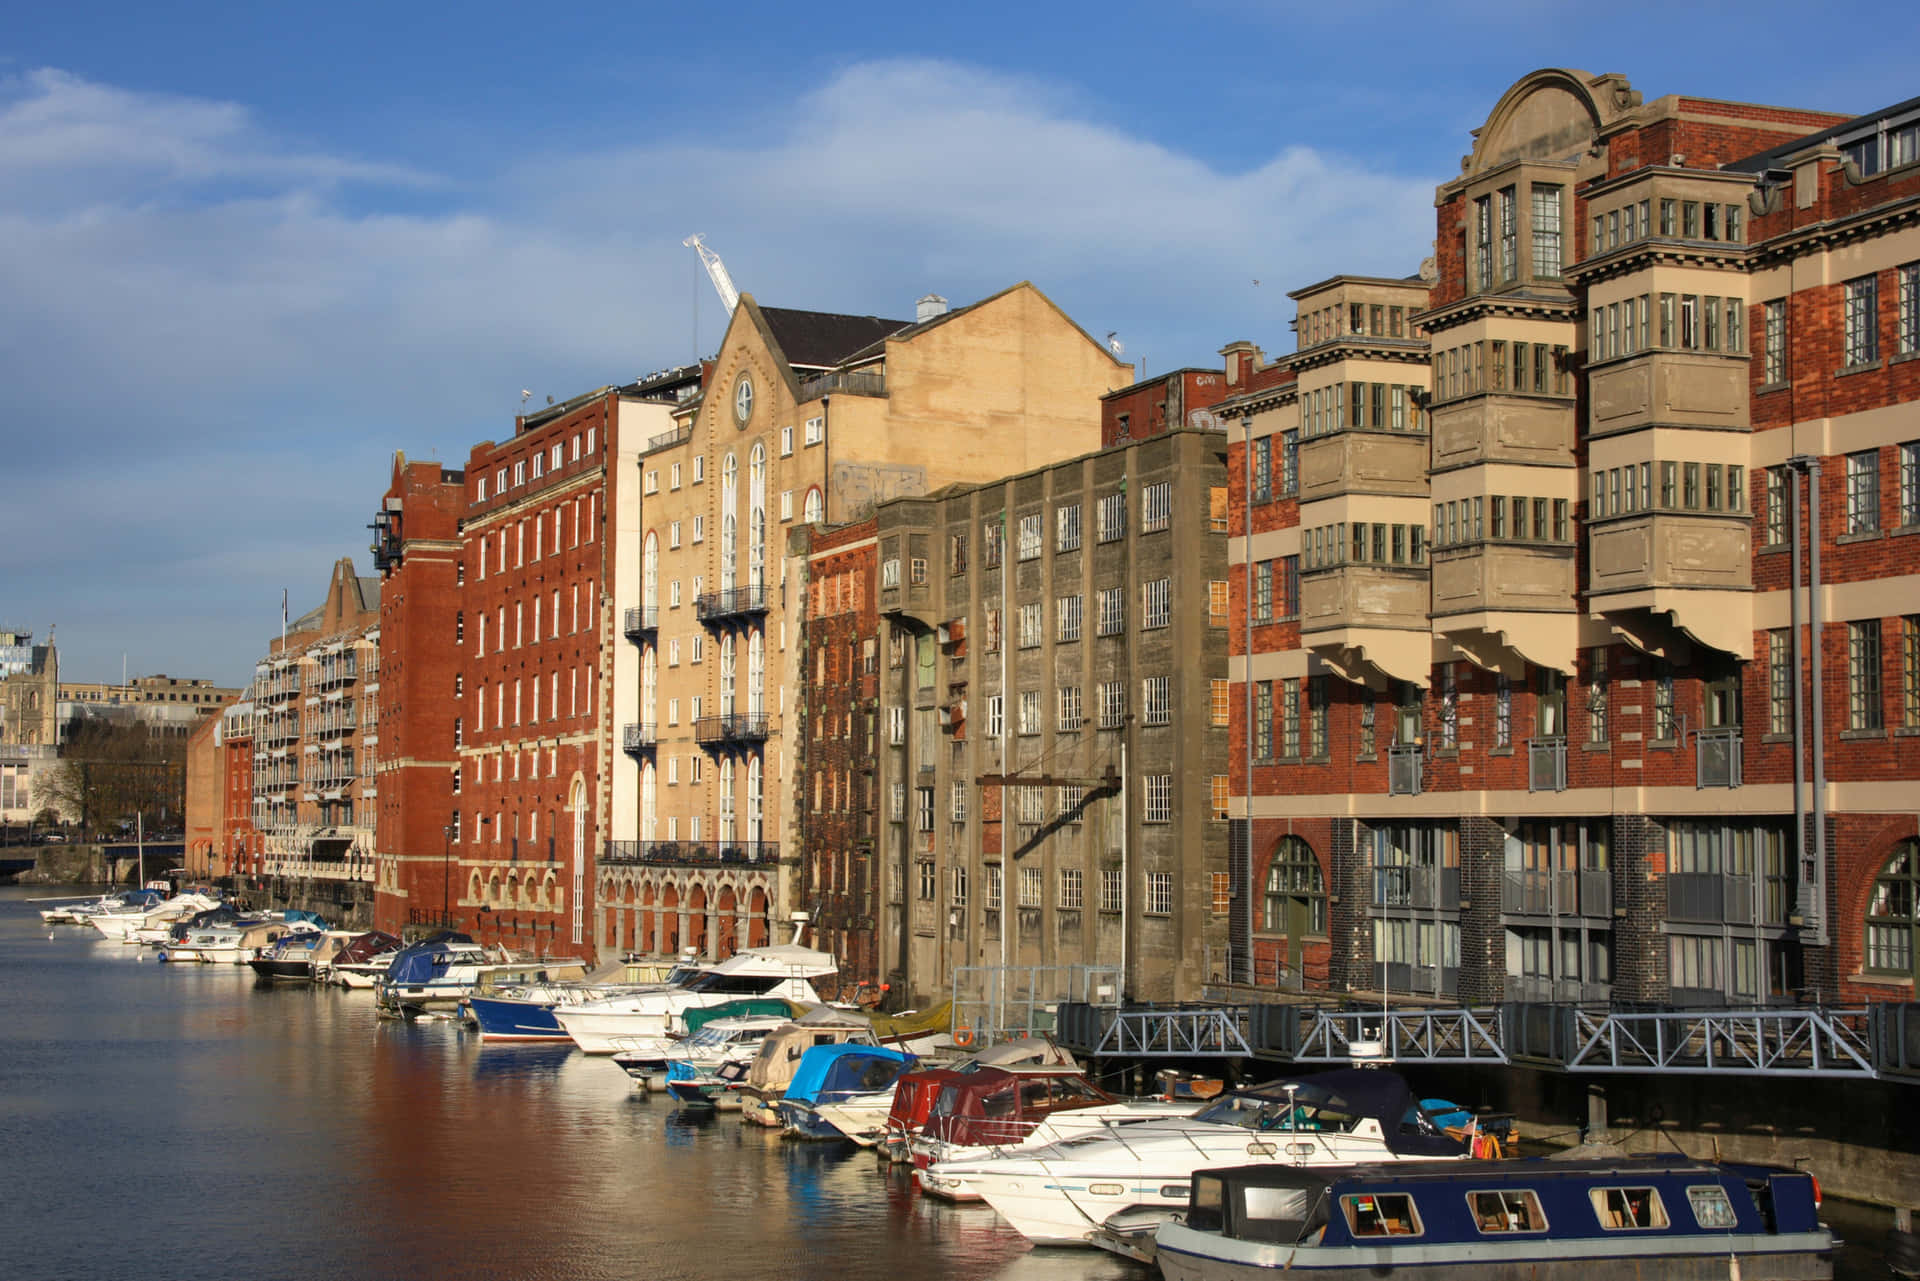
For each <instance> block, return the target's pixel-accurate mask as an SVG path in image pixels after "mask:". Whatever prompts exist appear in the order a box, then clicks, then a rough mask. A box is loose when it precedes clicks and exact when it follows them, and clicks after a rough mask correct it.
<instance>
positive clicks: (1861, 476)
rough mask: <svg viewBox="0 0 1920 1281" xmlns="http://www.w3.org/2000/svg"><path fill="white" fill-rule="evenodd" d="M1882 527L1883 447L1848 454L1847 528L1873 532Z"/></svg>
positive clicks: (1854, 532) (1848, 530)
mask: <svg viewBox="0 0 1920 1281" xmlns="http://www.w3.org/2000/svg"><path fill="white" fill-rule="evenodd" d="M1879 528H1880V451H1879V450H1877V449H1863V450H1861V451H1860V452H1859V453H1857V454H1848V455H1847V532H1848V533H1849V534H1870V533H1872V532H1874V531H1875V530H1877V529H1879Z"/></svg>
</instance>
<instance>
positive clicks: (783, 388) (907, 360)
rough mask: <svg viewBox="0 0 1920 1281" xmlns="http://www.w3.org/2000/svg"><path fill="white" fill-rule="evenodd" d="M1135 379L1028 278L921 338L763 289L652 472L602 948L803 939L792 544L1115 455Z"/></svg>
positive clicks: (651, 460)
mask: <svg viewBox="0 0 1920 1281" xmlns="http://www.w3.org/2000/svg"><path fill="white" fill-rule="evenodd" d="M1131 381H1132V367H1131V366H1129V365H1126V364H1122V363H1120V362H1119V361H1116V360H1115V359H1114V358H1113V356H1112V354H1111V353H1109V352H1108V351H1107V350H1106V349H1105V348H1103V347H1102V346H1101V345H1100V344H1099V343H1098V342H1097V341H1095V340H1094V339H1093V338H1092V337H1091V336H1090V335H1089V334H1088V333H1087V332H1086V331H1085V330H1083V329H1081V328H1080V327H1079V326H1078V325H1076V324H1074V322H1073V321H1072V320H1071V319H1069V318H1068V317H1067V316H1066V315H1065V313H1063V312H1062V311H1061V310H1060V309H1059V308H1058V307H1057V306H1055V305H1054V304H1053V303H1052V302H1051V301H1050V300H1049V299H1048V298H1047V297H1046V296H1045V295H1044V294H1042V293H1041V292H1040V291H1039V290H1038V289H1036V288H1034V287H1033V286H1032V285H1031V284H1028V283H1024V282H1023V283H1021V284H1018V285H1015V286H1013V287H1012V288H1010V289H1007V290H1004V291H1002V292H1001V293H998V294H995V295H993V296H992V297H989V298H987V299H984V300H982V301H980V302H978V303H975V304H973V305H971V306H968V307H963V308H959V309H956V310H951V311H949V310H947V308H946V304H945V301H944V300H942V299H938V298H934V297H931V296H930V297H928V298H925V299H922V300H921V303H920V308H919V315H918V318H917V319H916V320H915V321H913V322H907V321H899V320H884V319H881V318H878V317H872V316H846V315H838V314H833V313H825V312H807V311H788V310H783V309H778V308H771V307H766V308H763V307H761V306H760V305H759V304H758V303H756V302H755V301H754V300H753V298H752V296H751V295H743V296H742V298H741V300H740V305H739V307H738V308H737V309H736V310H735V311H734V314H733V318H732V321H731V323H730V325H729V327H728V330H727V334H726V337H725V339H724V340H723V342H722V344H721V347H720V350H719V352H718V354H717V355H716V356H715V358H714V360H713V363H712V366H711V368H710V371H709V372H708V376H707V379H706V383H705V393H704V394H703V395H701V396H700V397H698V398H696V399H690V400H688V401H687V402H685V403H684V404H682V405H680V406H679V407H678V408H676V409H675V410H674V412H673V415H672V417H673V422H672V425H671V427H670V428H669V429H667V430H664V431H663V432H662V433H661V435H660V436H659V437H657V438H655V439H653V440H651V441H650V442H648V443H646V444H645V445H644V446H643V447H642V449H641V450H640V453H639V456H638V459H637V464H636V465H637V467H638V468H639V471H640V480H641V485H640V495H641V497H640V511H639V519H638V523H637V529H638V531H639V548H640V555H639V568H638V573H636V574H631V575H629V574H625V573H622V574H619V575H616V576H615V578H614V580H613V590H614V593H615V600H614V605H615V611H616V612H615V617H616V618H619V619H621V620H622V623H623V629H624V631H625V633H626V635H627V638H628V639H629V640H630V641H631V642H632V643H633V646H634V657H635V658H636V660H637V661H636V662H635V663H634V664H632V665H631V668H630V670H635V671H636V679H634V680H633V681H632V682H631V683H626V682H620V681H616V688H615V690H614V693H613V698H612V701H611V702H610V704H609V707H610V710H611V715H612V717H613V719H614V727H613V728H614V734H615V737H616V741H617V743H618V745H619V746H620V747H622V748H623V749H624V750H623V752H622V753H621V754H620V755H619V756H617V757H616V758H615V759H614V760H613V762H612V768H613V770H614V771H615V777H614V780H613V789H612V791H613V796H614V818H615V824H614V831H613V836H614V839H613V840H611V841H609V843H608V848H607V850H606V852H605V857H604V858H603V859H602V861H601V865H600V879H599V885H598V887H597V888H598V890H599V906H600V908H601V911H600V912H599V913H598V917H599V920H600V922H601V925H600V929H601V931H602V934H603V936H604V937H602V938H601V939H600V945H601V947H602V948H603V949H606V948H614V949H619V950H638V951H643V952H667V951H673V950H677V949H679V948H683V947H688V946H693V947H697V948H699V949H700V950H701V951H703V952H704V953H706V954H708V955H726V954H728V953H730V952H731V951H733V950H734V949H735V948H738V947H741V946H747V945H750V944H753V943H757V942H760V941H764V940H768V939H784V938H785V937H786V935H785V934H784V932H782V931H779V930H778V929H777V928H776V926H777V925H778V924H779V923H780V922H781V921H784V920H785V919H787V917H788V915H789V914H790V913H791V912H792V911H794V910H796V909H801V910H804V909H805V908H807V906H808V905H807V904H805V903H798V902H794V901H792V888H791V887H792V880H793V878H792V876H791V874H790V871H789V870H788V869H791V868H792V867H793V866H794V865H795V864H796V861H797V855H798V851H799V844H798V828H797V823H798V821H799V814H798V812H797V809H796V807H795V805H794V804H793V800H792V795H793V789H794V787H795V784H794V781H793V779H792V777H791V771H790V762H791V761H792V759H793V754H794V745H795V741H796V734H797V730H798V719H797V716H796V714H795V710H794V709H795V708H796V707H797V705H798V700H797V699H796V697H795V689H796V685H797V682H798V681H799V680H800V678H801V675H802V673H801V669H800V660H801V655H800V654H799V649H798V643H797V642H798V638H799V634H800V633H799V624H800V622H801V621H802V619H801V616H800V610H801V609H802V608H803V593H802V592H801V591H800V590H799V582H798V577H799V574H800V571H801V565H802V562H800V561H793V562H791V563H790V562H789V560H788V558H787V555H786V541H787V532H788V531H789V530H791V529H793V528H794V527H796V526H797V525H799V524H802V523H819V522H831V523H840V522H843V521H847V520H851V519H855V518H857V517H859V516H862V515H864V514H866V513H867V512H869V511H870V510H871V509H872V508H873V506H874V505H875V504H876V503H878V502H880V501H883V500H885V499H888V498H896V497H903V496H912V495H919V494H925V493H929V492H931V491H933V490H935V489H938V488H939V487H941V486H943V485H947V484H951V483H953V482H956V481H971V482H979V481H986V480H991V479H993V478H995V477H998V476H1003V475H1006V474H1008V473H1012V472H1019V471H1023V470H1030V469H1032V468H1035V467H1039V466H1042V465H1044V464H1046V463H1049V462H1053V461H1056V460H1059V459H1063V458H1068V457H1072V456H1074V455H1076V454H1081V453H1086V452H1089V451H1091V450H1094V449H1096V448H1098V447H1099V444H1100V401H1099V398H1100V396H1101V395H1102V394H1103V393H1105V392H1108V391H1112V390H1114V389H1115V388H1118V387H1124V386H1126V385H1128V384H1129V383H1130V382H1131ZM790 576H791V578H792V581H791V582H790ZM626 666H627V665H626V664H624V663H622V664H617V665H616V671H619V670H621V669H622V668H623V667H626ZM623 795H631V796H634V797H635V798H636V803H635V804H634V805H633V806H632V807H631V809H629V808H628V807H626V806H624V805H622V804H621V799H620V798H621V797H622V796H623ZM623 811H624V812H625V813H624V814H623ZM626 815H630V816H631V817H630V818H628V819H626V821H625V822H623V821H622V820H623V818H626Z"/></svg>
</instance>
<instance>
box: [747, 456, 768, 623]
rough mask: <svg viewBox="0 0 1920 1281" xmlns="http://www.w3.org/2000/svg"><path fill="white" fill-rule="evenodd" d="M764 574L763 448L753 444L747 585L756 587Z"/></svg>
mask: <svg viewBox="0 0 1920 1281" xmlns="http://www.w3.org/2000/svg"><path fill="white" fill-rule="evenodd" d="M766 575H767V447H766V446H765V445H761V444H756V445H754V447H753V455H752V459H751V461H749V462H748V464H747V584H748V586H751V587H758V586H760V585H761V584H762V583H764V582H766Z"/></svg>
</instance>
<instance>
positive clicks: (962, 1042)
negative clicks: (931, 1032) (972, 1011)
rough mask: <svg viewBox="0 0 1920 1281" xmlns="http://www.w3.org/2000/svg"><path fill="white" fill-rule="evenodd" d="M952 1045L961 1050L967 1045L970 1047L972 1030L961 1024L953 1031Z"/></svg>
mask: <svg viewBox="0 0 1920 1281" xmlns="http://www.w3.org/2000/svg"><path fill="white" fill-rule="evenodd" d="M953 1043H954V1044H955V1045H957V1046H959V1047H960V1048H961V1049H963V1050H964V1049H965V1048H967V1047H968V1046H969V1045H972V1044H973V1029H972V1028H970V1027H968V1026H967V1025H966V1024H964V1023H962V1024H961V1025H960V1026H959V1027H957V1028H955V1029H953Z"/></svg>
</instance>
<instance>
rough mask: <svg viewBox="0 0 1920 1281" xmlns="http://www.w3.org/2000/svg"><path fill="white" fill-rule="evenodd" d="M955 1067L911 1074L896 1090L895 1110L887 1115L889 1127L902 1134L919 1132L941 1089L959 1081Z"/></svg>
mask: <svg viewBox="0 0 1920 1281" xmlns="http://www.w3.org/2000/svg"><path fill="white" fill-rule="evenodd" d="M960 1075H961V1074H960V1073H959V1072H956V1071H954V1070H953V1069H952V1068H922V1069H920V1070H919V1071H917V1072H908V1073H906V1074H905V1075H904V1076H902V1077H901V1078H900V1080H899V1081H898V1082H897V1083H895V1085H894V1087H893V1109H892V1110H891V1111H890V1112H888V1113H887V1128H888V1129H889V1130H894V1131H897V1132H900V1133H918V1132H919V1130H920V1127H921V1126H923V1125H925V1124H926V1123H927V1114H928V1113H930V1112H932V1111H933V1101H934V1100H935V1099H937V1098H939V1097H940V1087H941V1086H943V1085H945V1084H946V1083H947V1082H948V1081H953V1080H957V1079H958V1078H959V1077H960Z"/></svg>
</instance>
